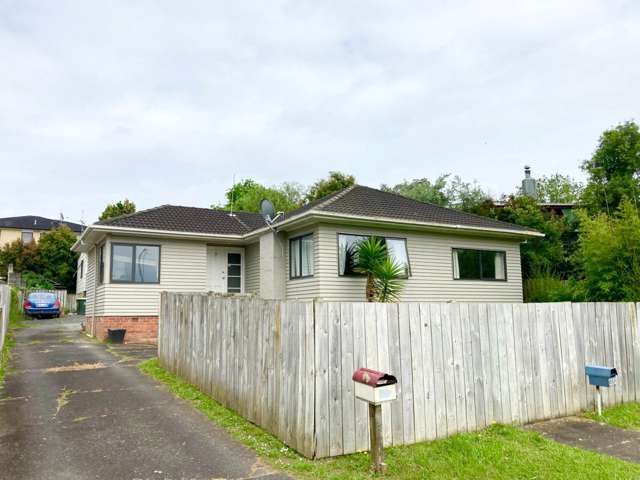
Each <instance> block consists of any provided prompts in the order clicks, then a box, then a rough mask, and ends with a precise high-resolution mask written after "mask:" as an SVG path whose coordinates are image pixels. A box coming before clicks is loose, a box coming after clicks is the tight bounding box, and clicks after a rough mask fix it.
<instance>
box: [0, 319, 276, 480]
mask: <svg viewBox="0 0 640 480" xmlns="http://www.w3.org/2000/svg"><path fill="white" fill-rule="evenodd" d="M30 323H31V324H32V325H33V327H32V328H28V329H24V330H20V331H19V333H18V336H17V345H16V347H15V349H14V350H13V359H12V361H11V363H10V373H9V374H8V375H7V377H6V382H5V385H4V388H3V389H2V390H0V478H7V479H9V478H10V479H48V480H52V479H66V480H71V479H163V480H169V479H212V478H216V479H223V478H228V479H241V478H263V479H265V478H269V479H275V478H286V477H285V476H281V475H278V474H275V473H273V472H272V471H270V470H269V469H268V468H267V467H266V466H265V465H263V464H262V463H261V462H260V460H259V459H258V458H256V456H255V455H254V454H253V452H251V451H249V450H248V449H246V448H245V447H244V446H242V445H240V444H239V443H237V442H236V441H234V440H233V439H232V438H231V437H229V435H228V434H227V433H226V431H224V430H223V429H221V428H218V427H217V426H216V425H214V424H212V423H211V422H210V421H208V420H207V419H206V418H205V417H204V415H202V414H201V413H200V412H198V411H197V410H195V409H194V408H193V407H192V406H191V405H189V404H188V403H186V402H184V401H182V400H180V399H177V398H176V397H175V396H173V395H172V394H171V393H170V392H168V391H167V390H166V389H165V388H164V386H162V385H159V384H158V383H156V382H155V381H154V380H152V379H150V378H148V377H146V376H145V375H143V374H142V373H140V372H139V371H138V369H137V368H136V366H135V365H136V364H137V363H138V361H139V360H140V359H143V358H148V357H151V356H154V355H155V350H154V349H152V348H149V347H131V346H122V347H116V348H114V350H115V351H118V348H119V349H120V350H119V351H120V353H122V354H124V355H114V354H113V353H111V352H110V351H109V350H108V349H107V348H106V347H105V345H103V344H99V343H95V342H93V341H91V340H89V339H87V338H85V337H84V336H82V335H81V334H80V333H79V324H80V318H79V317H67V318H66V319H64V320H60V319H56V320H40V321H34V322H30Z"/></svg>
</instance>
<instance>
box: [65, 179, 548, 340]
mask: <svg viewBox="0 0 640 480" xmlns="http://www.w3.org/2000/svg"><path fill="white" fill-rule="evenodd" d="M371 235H375V236H378V237H381V238H384V240H385V242H386V245H387V247H388V251H389V252H390V255H391V256H392V257H393V258H394V260H395V261H396V262H398V263H401V264H402V265H404V267H405V271H406V274H407V278H406V282H405V287H404V290H403V293H402V300H407V301H461V302H474V301H481V302H521V301H522V277H521V273H520V243H522V242H525V241H526V240H527V239H528V238H531V237H537V236H542V234H541V233H538V232H536V231H533V230H530V229H527V228H524V227H520V226H518V225H513V224H509V223H504V222H500V221H497V220H493V219H490V218H485V217H481V216H477V215H472V214H467V213H463V212H460V211H457V210H452V209H447V208H444V207H439V206H436V205H432V204H427V203H422V202H418V201H415V200H411V199H408V198H405V197H402V196H399V195H396V194H394V193H389V192H383V191H380V190H376V189H373V188H368V187H364V186H359V185H356V186H353V187H350V188H347V189H345V190H342V191H340V192H337V193H334V194H332V195H329V196H327V197H325V198H322V199H320V200H316V201H314V202H311V203H309V204H307V205H305V206H303V207H301V208H299V209H297V210H294V211H291V212H289V213H287V214H286V215H282V216H280V218H279V219H278V220H277V221H275V222H273V223H272V224H271V225H268V224H267V223H266V222H265V220H264V219H263V217H262V216H261V215H259V214H255V213H246V212H235V213H233V214H231V213H229V212H226V211H219V210H212V209H208V208H193V207H181V206H173V205H163V206H160V207H157V208H152V209H149V210H144V211H140V212H137V213H134V214H130V215H123V216H120V217H116V218H113V219H109V220H105V221H102V222H98V223H95V224H93V225H91V226H89V227H88V228H87V229H86V230H85V232H84V233H83V234H82V236H81V237H80V239H79V240H78V242H76V244H75V245H74V246H73V249H74V250H75V251H77V252H83V253H86V254H87V265H86V291H87V315H86V317H85V327H86V329H87V330H88V331H89V332H90V333H91V334H93V335H97V336H98V337H100V338H103V337H104V336H105V334H106V331H107V329H108V328H126V329H127V336H128V338H129V339H131V340H140V341H152V340H154V339H155V336H156V332H157V325H158V308H159V302H160V292H161V291H163V290H170V291H182V292H206V291H212V292H222V293H229V294H255V295H259V296H260V297H263V298H269V299H326V300H338V301H340V300H344V301H363V300H364V298H365V297H364V291H365V288H364V285H365V279H364V277H362V276H361V275H358V274H356V273H355V272H354V271H353V265H352V261H351V256H350V255H349V252H350V247H351V246H352V245H354V244H355V243H357V242H358V241H359V240H360V239H362V238H364V237H366V236H371Z"/></svg>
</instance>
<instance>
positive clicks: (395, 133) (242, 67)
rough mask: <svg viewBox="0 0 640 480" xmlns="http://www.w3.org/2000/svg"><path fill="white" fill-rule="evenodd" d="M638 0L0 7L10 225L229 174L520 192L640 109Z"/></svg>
mask: <svg viewBox="0 0 640 480" xmlns="http://www.w3.org/2000/svg"><path fill="white" fill-rule="evenodd" d="M638 58H640V2H638V1H617V0H608V1H591V0H575V1H573V0H568V1H562V0H555V1H541V0H531V1H530V0H518V1H517V2H514V1H513V0H507V1H492V0H483V1H478V2H462V1H425V0H419V1H408V0H407V1H404V0H394V1H388V2H382V1H368V2H354V1H350V0H340V1H326V2H318V1H305V0H295V1H276V0H274V1H269V2H264V1H255V2H253V1H236V2H227V1H225V2H222V1H205V0H201V1H199V2H190V1H184V0H181V1H179V2H178V1H166V2H164V1H145V0H136V1H131V0H127V1H115V0H109V1H108V2H105V1H100V2H98V1H93V0H78V1H62V0H58V1H55V2H48V1H42V0H40V1H37V2H33V1H29V0H0V72H1V74H0V188H1V189H2V191H3V194H2V195H1V196H0V217H5V216H14V215H29V214H32V215H42V216H46V217H51V218H58V217H59V215H60V213H63V214H64V216H65V218H67V219H68V220H71V221H79V220H81V219H82V220H84V221H85V222H87V223H91V222H93V221H95V220H96V219H97V217H98V216H99V214H100V212H101V211H102V210H103V209H104V207H105V205H106V204H107V203H110V202H115V201H117V200H120V199H123V198H129V199H130V200H132V201H134V202H135V203H136V204H137V206H138V208H139V209H143V208H150V207H154V206H157V205H162V204H167V203H168V204H176V205H191V206H201V207H207V206H209V205H211V204H212V203H219V202H221V201H222V200H223V197H224V192H225V190H226V189H227V188H229V187H230V185H231V184H232V181H233V178H234V176H235V178H236V180H240V179H244V178H253V179H255V180H257V181H259V182H261V183H264V184H266V185H272V184H279V183H282V182H284V181H296V182H299V183H302V184H305V185H307V184H310V183H312V182H314V181H315V180H317V179H319V178H321V177H324V176H326V175H327V172H328V171H330V170H340V171H345V172H348V173H352V174H354V175H355V176H356V178H357V181H358V183H360V184H363V185H369V186H372V187H377V186H379V185H380V184H382V183H385V184H395V183H399V182H401V181H403V180H404V179H413V178H424V177H427V178H431V179H434V178H436V177H437V176H438V175H440V174H443V173H450V174H452V175H460V176H461V177H462V178H463V179H464V180H466V181H470V182H471V181H474V180H475V181H477V182H478V183H479V184H480V185H482V186H483V187H484V188H485V189H487V190H488V191H489V192H490V193H491V194H493V195H496V196H497V195H500V194H501V193H508V192H512V191H513V190H514V188H515V187H516V186H517V185H519V184H520V181H521V179H522V176H523V166H524V165H525V164H529V165H531V167H532V170H533V175H534V176H541V175H550V174H553V173H562V174H568V175H571V176H573V177H575V178H578V179H583V178H584V176H583V174H582V172H581V171H580V163H581V162H582V161H583V160H585V159H586V158H589V157H590V155H591V154H592V153H593V151H594V149H595V147H596V145H597V141H598V137H599V135H600V134H601V133H602V132H603V131H604V130H605V129H607V128H611V127H613V126H615V125H617V124H619V123H621V122H623V121H626V120H634V119H635V120H638V111H639V109H640V94H639V93H638V91H639V84H640V62H638Z"/></svg>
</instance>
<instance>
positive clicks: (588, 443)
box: [527, 417, 640, 463]
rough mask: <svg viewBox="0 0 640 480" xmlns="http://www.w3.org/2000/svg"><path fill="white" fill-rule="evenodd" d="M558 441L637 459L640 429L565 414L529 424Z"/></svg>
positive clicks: (635, 461) (621, 457)
mask: <svg viewBox="0 0 640 480" xmlns="http://www.w3.org/2000/svg"><path fill="white" fill-rule="evenodd" d="M527 428H529V429H531V430H535V431H536V432H539V433H541V434H542V435H544V436H545V437H549V438H551V439H553V440H555V441H557V442H560V443H564V444H567V445H571V446H573V447H578V448H584V449H586V450H593V451H594V452H598V453H602V454H605V455H611V456H613V457H617V458H620V459H622V460H626V461H627V462H633V463H640V432H638V431H634V430H624V429H621V428H616V427H612V426H611V425H608V424H606V423H598V422H594V421H591V420H587V419H586V418H580V417H567V418H560V419H557V420H548V421H546V422H539V423H534V424H531V425H528V426H527Z"/></svg>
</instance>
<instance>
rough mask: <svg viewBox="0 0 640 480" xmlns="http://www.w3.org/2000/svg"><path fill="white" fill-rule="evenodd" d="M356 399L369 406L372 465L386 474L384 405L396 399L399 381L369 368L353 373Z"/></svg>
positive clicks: (377, 470)
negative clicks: (383, 436)
mask: <svg viewBox="0 0 640 480" xmlns="http://www.w3.org/2000/svg"><path fill="white" fill-rule="evenodd" d="M352 379H353V381H354V385H355V394H356V397H357V398H359V399H360V400H363V401H365V402H367V403H368V404H369V438H370V439H371V464H372V467H373V471H374V472H375V473H384V472H385V470H386V468H387V465H386V464H385V463H384V449H383V443H382V404H383V403H385V402H391V401H393V400H395V399H396V397H397V393H396V385H397V383H398V380H397V379H396V377H394V376H393V375H390V374H388V373H383V372H378V371H376V370H371V369H369V368H359V369H358V370H356V371H355V372H353V377H352Z"/></svg>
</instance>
